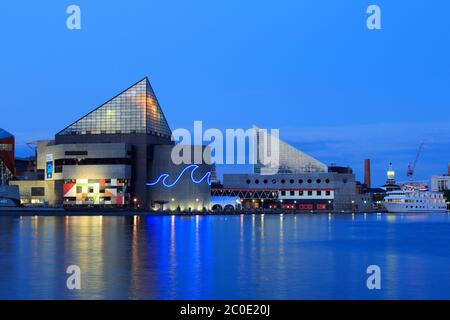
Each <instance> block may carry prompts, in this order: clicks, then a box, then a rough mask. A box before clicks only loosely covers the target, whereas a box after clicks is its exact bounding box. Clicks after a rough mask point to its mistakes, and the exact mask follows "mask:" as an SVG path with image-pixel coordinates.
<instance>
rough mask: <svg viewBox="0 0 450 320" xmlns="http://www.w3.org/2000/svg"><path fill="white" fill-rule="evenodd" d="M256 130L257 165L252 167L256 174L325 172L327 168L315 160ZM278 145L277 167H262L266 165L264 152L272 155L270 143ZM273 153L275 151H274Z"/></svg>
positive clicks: (268, 134) (264, 132)
mask: <svg viewBox="0 0 450 320" xmlns="http://www.w3.org/2000/svg"><path fill="white" fill-rule="evenodd" d="M254 129H255V130H256V155H257V157H258V163H257V164H256V165H255V166H254V168H253V171H254V173H256V174H267V173H269V174H273V173H274V172H275V173H280V174H290V173H304V172H327V171H328V167H327V165H325V164H324V163H322V162H320V161H318V160H316V159H315V158H313V157H311V156H310V155H308V154H306V153H304V152H302V151H300V150H298V149H297V148H294V147H293V146H291V145H290V144H288V143H286V142H284V141H282V140H281V139H279V138H278V137H275V136H273V135H271V134H270V133H268V132H266V131H264V130H262V129H259V128H257V127H254ZM273 142H275V143H277V145H278V152H279V154H278V161H279V163H278V165H277V166H275V167H271V166H270V165H264V164H263V163H267V160H266V159H264V158H265V157H266V152H267V151H268V153H269V154H271V153H272V151H271V149H272V143H273ZM274 151H275V150H274Z"/></svg>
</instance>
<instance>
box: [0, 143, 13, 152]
mask: <svg viewBox="0 0 450 320" xmlns="http://www.w3.org/2000/svg"><path fill="white" fill-rule="evenodd" d="M0 151H12V144H3V143H2V144H0Z"/></svg>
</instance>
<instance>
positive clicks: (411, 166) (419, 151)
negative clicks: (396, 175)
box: [406, 141, 425, 179]
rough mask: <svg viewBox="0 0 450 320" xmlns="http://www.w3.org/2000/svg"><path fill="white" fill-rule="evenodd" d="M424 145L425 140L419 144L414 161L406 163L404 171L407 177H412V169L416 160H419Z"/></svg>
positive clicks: (414, 168)
mask: <svg viewBox="0 0 450 320" xmlns="http://www.w3.org/2000/svg"><path fill="white" fill-rule="evenodd" d="M424 146H425V141H423V142H422V143H421V144H420V146H419V150H418V151H417V155H416V159H414V163H413V164H412V165H411V164H409V165H408V171H407V172H406V175H407V176H408V178H410V179H412V178H413V176H414V171H415V170H416V165H417V161H419V158H420V154H421V153H422V150H423V147H424Z"/></svg>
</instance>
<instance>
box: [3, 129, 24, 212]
mask: <svg viewBox="0 0 450 320" xmlns="http://www.w3.org/2000/svg"><path fill="white" fill-rule="evenodd" d="M14 148H15V138H14V136H13V135H12V134H10V133H9V132H7V131H5V130H3V129H0V207H16V206H18V205H19V204H20V201H19V199H20V196H19V189H18V188H16V187H11V186H8V185H7V183H8V181H10V180H11V179H12V178H13V177H14V175H15V172H16V164H15V162H14Z"/></svg>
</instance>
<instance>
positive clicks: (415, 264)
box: [0, 214, 450, 299]
mask: <svg viewBox="0 0 450 320" xmlns="http://www.w3.org/2000/svg"><path fill="white" fill-rule="evenodd" d="M449 240H450V221H449V215H448V214H442V215H370V214H364V215H355V214H350V215H328V214H326V215H290V214H289V215H238V216H211V217H203V216H202V217H200V216H195V217H175V216H171V217H169V216H168V217H139V216H131V217H94V216H92V217H89V216H85V217H38V216H34V217H0V270H1V273H0V298H3V299H5V298H8V299H350V298H357V299H382V298H389V299H401V298H406V299H424V298H425V299H426V298H438V299H448V298H450V289H448V288H447V283H448V281H449V280H450V271H449V270H448V268H444V267H442V266H445V265H448V264H449V263H450V250H449V243H450V241H449ZM372 264H376V265H379V266H380V267H381V269H382V274H383V290H382V291H381V292H371V291H368V290H367V288H366V286H365V283H366V273H365V270H366V268H367V266H369V265H372ZM70 265H78V266H79V267H80V268H81V271H82V290H80V291H69V290H67V289H66V280H67V274H66V273H65V271H66V268H67V267H68V266H70Z"/></svg>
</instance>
